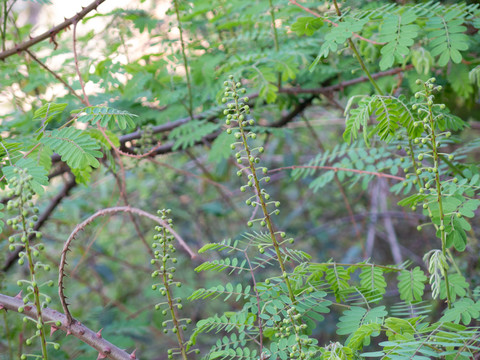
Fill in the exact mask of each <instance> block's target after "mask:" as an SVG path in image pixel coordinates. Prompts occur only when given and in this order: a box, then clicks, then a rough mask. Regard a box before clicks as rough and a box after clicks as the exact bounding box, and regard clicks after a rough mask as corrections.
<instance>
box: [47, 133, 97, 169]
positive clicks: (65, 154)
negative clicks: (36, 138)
mask: <svg viewBox="0 0 480 360" xmlns="http://www.w3.org/2000/svg"><path fill="white" fill-rule="evenodd" d="M40 141H41V142H42V143H43V144H45V145H46V146H48V147H50V148H51V149H52V150H53V151H55V152H56V153H57V154H58V155H60V156H61V157H62V160H63V161H65V162H66V163H67V165H68V166H70V167H71V168H72V169H84V168H86V167H87V166H91V167H94V168H97V167H98V166H99V165H100V163H99V162H98V160H97V158H100V157H103V154H102V153H101V152H100V151H98V150H97V149H99V148H100V145H99V144H98V143H97V142H96V141H95V140H94V139H92V138H91V137H90V136H89V135H88V134H87V133H85V132H84V131H82V130H78V129H76V128H74V127H67V128H63V129H60V130H53V131H47V132H45V136H44V137H43V138H42V139H41V140H40Z"/></svg>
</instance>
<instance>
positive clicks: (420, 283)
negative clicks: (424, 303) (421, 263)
mask: <svg viewBox="0 0 480 360" xmlns="http://www.w3.org/2000/svg"><path fill="white" fill-rule="evenodd" d="M426 280H427V277H426V276H425V274H424V273H423V271H422V270H421V269H420V267H418V266H417V267H416V268H414V269H412V270H402V271H401V272H400V274H399V275H398V291H399V292H400V299H402V300H404V301H410V302H411V301H420V300H422V296H423V291H424V290H425V281H426Z"/></svg>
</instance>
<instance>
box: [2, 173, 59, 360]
mask: <svg viewBox="0 0 480 360" xmlns="http://www.w3.org/2000/svg"><path fill="white" fill-rule="evenodd" d="M13 173H14V174H15V177H14V178H13V179H10V180H9V182H8V187H9V191H8V192H7V196H9V197H12V199H11V200H9V201H8V203H7V210H9V211H12V212H17V215H14V216H13V217H11V218H9V219H8V220H7V222H6V223H7V225H8V226H10V227H11V228H12V230H13V231H15V232H16V233H14V234H13V235H11V236H10V237H9V238H8V242H9V249H10V251H15V249H17V248H18V247H20V248H21V249H23V250H22V251H20V252H19V254H18V257H19V259H18V264H19V265H23V264H25V263H27V265H28V269H29V272H30V279H29V280H27V279H22V280H18V281H17V285H18V286H19V287H23V290H24V291H22V292H23V296H22V300H23V303H24V304H25V305H24V306H22V307H19V308H18V312H19V313H23V312H24V311H25V310H26V309H27V308H31V307H32V306H35V307H36V309H37V312H38V313H39V314H40V315H39V317H38V319H31V318H29V317H25V318H24V319H23V321H24V322H25V323H27V322H33V323H34V326H35V327H36V329H37V330H36V332H35V333H34V335H33V336H31V337H29V338H28V339H26V340H25V344H26V345H31V344H32V343H33V340H34V339H35V338H37V337H40V338H41V339H42V340H41V342H42V343H45V344H50V345H53V347H54V348H55V349H59V347H60V346H59V344H57V343H53V342H47V341H45V333H44V326H45V325H46V323H44V321H43V318H42V316H41V309H43V308H46V307H48V304H50V303H51V301H52V298H51V297H50V296H49V295H47V294H46V293H43V292H42V291H41V289H42V288H44V287H53V286H54V282H53V281H52V280H47V281H44V282H42V283H39V282H38V279H37V274H38V271H39V270H44V271H47V272H48V271H50V266H49V265H48V264H45V263H43V262H41V261H39V260H37V259H38V257H39V256H40V252H41V251H42V250H44V249H45V246H44V244H42V243H35V244H32V243H31V240H32V239H34V238H35V239H37V240H39V239H41V238H42V233H40V232H39V231H36V230H35V222H36V221H37V220H38V213H39V209H38V208H37V207H36V206H35V204H34V202H33V196H34V191H33V188H32V185H31V181H32V180H33V177H32V176H31V175H29V174H28V172H27V171H26V170H25V169H19V168H15V169H14V170H13ZM32 303H33V304H34V305H32ZM59 326H60V325H59ZM27 357H28V355H27V354H22V355H21V356H20V358H21V359H26V358H27Z"/></svg>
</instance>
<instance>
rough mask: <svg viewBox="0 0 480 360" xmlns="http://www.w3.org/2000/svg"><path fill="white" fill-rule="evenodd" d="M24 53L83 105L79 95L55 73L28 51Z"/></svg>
mask: <svg viewBox="0 0 480 360" xmlns="http://www.w3.org/2000/svg"><path fill="white" fill-rule="evenodd" d="M25 52H26V53H27V54H28V55H30V57H31V58H32V59H33V60H35V61H36V62H37V63H38V64H39V65H40V66H41V67H43V68H44V69H45V70H47V71H48V72H49V73H50V74H52V75H53V76H54V77H55V79H57V80H58V81H60V82H61V83H62V84H63V85H64V86H65V87H66V88H67V89H68V91H70V93H71V94H72V95H73V96H75V97H76V98H77V99H79V100H80V101H81V102H82V103H83V99H82V97H81V96H80V95H78V94H77V92H76V91H75V90H73V88H72V87H71V86H70V85H68V83H67V82H66V81H65V80H63V79H62V78H61V77H60V76H59V75H58V74H57V73H56V72H55V71H53V70H52V69H50V68H49V67H48V66H47V65H46V64H45V63H43V62H42V61H41V60H40V59H39V58H37V57H36V56H35V55H34V54H33V53H32V52H31V51H30V50H28V49H25Z"/></svg>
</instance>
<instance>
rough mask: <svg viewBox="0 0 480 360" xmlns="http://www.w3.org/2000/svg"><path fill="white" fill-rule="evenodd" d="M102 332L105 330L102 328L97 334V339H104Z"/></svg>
mask: <svg viewBox="0 0 480 360" xmlns="http://www.w3.org/2000/svg"><path fill="white" fill-rule="evenodd" d="M102 330H103V328H101V329H100V330H98V332H97V333H96V334H95V335H96V336H97V338H99V339H101V338H102Z"/></svg>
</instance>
